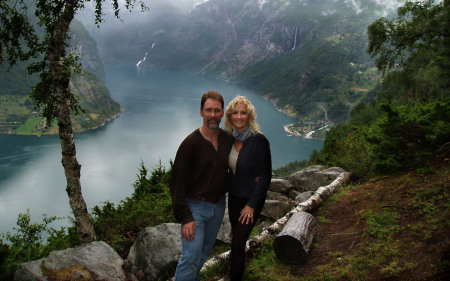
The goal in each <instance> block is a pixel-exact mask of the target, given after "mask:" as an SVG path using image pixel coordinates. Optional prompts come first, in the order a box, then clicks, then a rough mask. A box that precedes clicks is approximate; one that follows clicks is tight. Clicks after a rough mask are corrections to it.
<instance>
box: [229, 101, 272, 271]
mask: <svg viewBox="0 0 450 281" xmlns="http://www.w3.org/2000/svg"><path fill="white" fill-rule="evenodd" d="M225 129H226V130H227V131H228V132H230V133H231V134H232V135H233V137H234V138H235V142H234V145H233V147H232V148H231V152H230V157H229V163H228V164H229V166H230V169H231V170H232V175H231V181H230V191H229V194H228V214H229V217H230V223H231V228H232V233H233V238H232V241H231V260H230V266H231V268H230V278H231V280H242V275H243V273H244V268H245V244H246V242H247V239H248V237H249V236H250V232H251V231H252V229H253V227H254V226H255V223H256V221H257V220H258V218H259V216H260V214H261V211H262V208H263V205H264V201H265V199H266V196H267V190H268V189H269V185H270V179H271V177H272V160H271V155H270V145H269V141H268V140H267V139H266V137H265V136H264V135H263V134H262V133H261V131H260V130H259V126H258V123H257V122H256V112H255V108H254V107H253V105H252V104H251V103H250V101H249V100H248V99H247V98H245V97H243V96H237V97H235V98H234V99H233V100H232V101H231V102H230V104H229V105H228V106H227V108H226V111H225Z"/></svg>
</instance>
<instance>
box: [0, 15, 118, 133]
mask: <svg viewBox="0 0 450 281" xmlns="http://www.w3.org/2000/svg"><path fill="white" fill-rule="evenodd" d="M70 27H71V33H70V37H71V40H70V42H69V44H70V46H71V47H72V48H76V50H77V52H79V53H81V54H82V55H80V61H79V62H80V63H81V67H82V75H81V76H76V77H74V78H73V79H72V80H71V83H70V87H71V90H72V92H73V93H74V94H75V96H76V97H77V99H78V100H79V102H80V105H81V107H82V108H83V109H84V112H83V113H81V114H80V115H79V116H73V128H74V130H75V131H82V130H87V129H92V128H95V127H98V126H101V125H102V124H104V123H105V122H106V121H108V120H110V119H111V118H114V117H115V116H117V115H118V114H119V113H120V110H121V109H120V105H119V104H118V103H117V102H115V101H114V100H113V99H112V98H111V96H110V93H109V91H108V89H107V88H106V87H105V85H104V80H105V72H104V68H103V64H102V62H101V59H100V57H99V55H98V51H97V43H96V41H95V40H94V39H93V37H92V36H91V35H89V33H88V32H87V30H86V29H85V27H84V26H83V24H82V23H81V22H80V21H77V20H74V21H73V22H72V24H71V26H70ZM27 65H28V62H22V63H18V64H17V65H16V66H14V67H13V68H12V70H11V71H7V67H6V66H2V67H0V85H1V86H0V133H3V134H46V133H55V134H56V133H58V131H57V126H55V125H56V124H53V126H49V128H46V125H47V124H46V123H45V120H44V119H43V118H42V116H41V115H40V112H39V111H35V110H34V106H33V102H32V100H31V99H30V98H29V96H28V95H29V94H30V92H31V88H32V87H33V86H34V85H35V84H36V83H37V82H38V76H37V75H33V76H28V75H26V74H27V70H26V67H27Z"/></svg>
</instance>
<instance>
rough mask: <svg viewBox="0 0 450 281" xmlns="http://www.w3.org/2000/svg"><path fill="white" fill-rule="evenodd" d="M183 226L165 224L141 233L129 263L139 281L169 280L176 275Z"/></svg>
mask: <svg viewBox="0 0 450 281" xmlns="http://www.w3.org/2000/svg"><path fill="white" fill-rule="evenodd" d="M180 231H181V226H180V224H178V223H165V224H161V225H158V226H155V227H147V228H145V229H144V230H143V231H141V232H140V233H139V235H138V237H137V239H136V241H135V242H134V244H133V246H132V247H131V249H130V254H129V255H128V257H127V262H129V263H130V264H131V272H132V273H133V274H134V275H135V276H136V277H137V278H138V279H139V280H158V279H161V280H167V279H168V278H170V277H171V276H173V275H174V273H175V269H176V266H177V263H178V259H179V258H180V255H181V233H180Z"/></svg>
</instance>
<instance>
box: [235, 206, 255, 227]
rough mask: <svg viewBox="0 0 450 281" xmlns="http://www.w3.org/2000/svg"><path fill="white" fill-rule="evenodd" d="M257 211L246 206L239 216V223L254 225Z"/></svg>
mask: <svg viewBox="0 0 450 281" xmlns="http://www.w3.org/2000/svg"><path fill="white" fill-rule="evenodd" d="M254 211H255V209H253V208H252V207H250V206H249V205H245V207H244V209H242V211H241V215H240V216H239V222H240V223H242V224H244V223H245V224H248V223H253V213H254Z"/></svg>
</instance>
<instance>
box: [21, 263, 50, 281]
mask: <svg viewBox="0 0 450 281" xmlns="http://www.w3.org/2000/svg"><path fill="white" fill-rule="evenodd" d="M43 261H44V259H40V260H35V261H29V262H26V263H22V264H21V265H19V268H18V269H17V270H16V273H15V274H14V280H15V281H41V280H48V279H47V277H45V276H44V273H43V272H42V270H41V264H42V262H43Z"/></svg>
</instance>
